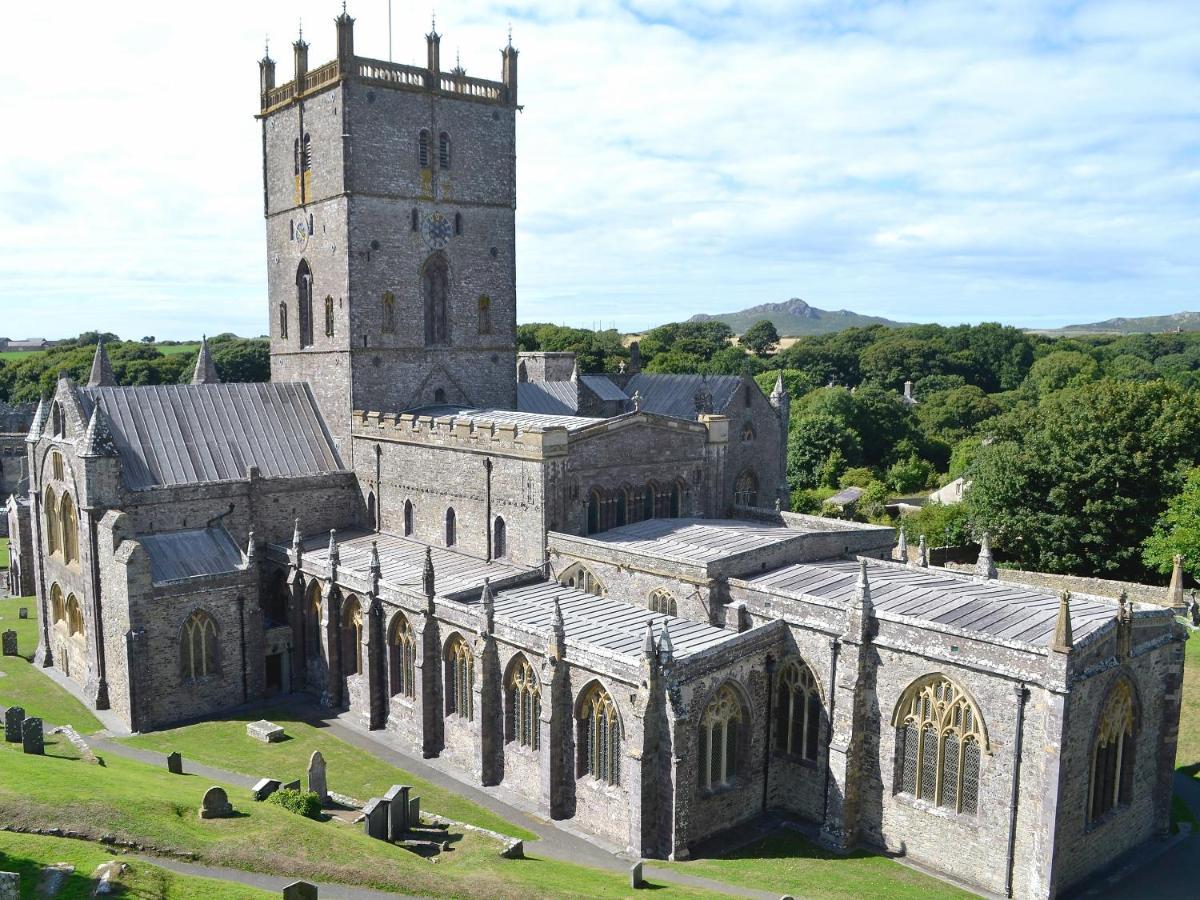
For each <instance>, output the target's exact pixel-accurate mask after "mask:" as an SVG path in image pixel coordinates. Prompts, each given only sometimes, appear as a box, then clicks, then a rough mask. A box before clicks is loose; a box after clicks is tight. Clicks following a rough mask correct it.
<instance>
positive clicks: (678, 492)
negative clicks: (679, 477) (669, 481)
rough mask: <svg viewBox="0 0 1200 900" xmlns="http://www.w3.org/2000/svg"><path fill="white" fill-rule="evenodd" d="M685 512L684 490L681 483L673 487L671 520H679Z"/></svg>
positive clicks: (676, 483)
mask: <svg viewBox="0 0 1200 900" xmlns="http://www.w3.org/2000/svg"><path fill="white" fill-rule="evenodd" d="M682 512H683V488H682V487H680V485H679V482H678V481H677V482H675V483H674V484H673V485H671V518H672V519H678V518H679V517H680V515H682Z"/></svg>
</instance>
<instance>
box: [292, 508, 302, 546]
mask: <svg viewBox="0 0 1200 900" xmlns="http://www.w3.org/2000/svg"><path fill="white" fill-rule="evenodd" d="M300 540H301V538H300V517H299V516H297V517H296V527H295V528H294V529H293V530H292V546H293V547H299V546H300Z"/></svg>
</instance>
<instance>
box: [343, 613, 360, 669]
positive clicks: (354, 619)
mask: <svg viewBox="0 0 1200 900" xmlns="http://www.w3.org/2000/svg"><path fill="white" fill-rule="evenodd" d="M362 630H363V621H362V605H361V604H360V603H359V602H358V598H357V597H355V596H354V595H353V594H351V595H350V596H349V597H347V598H346V600H345V602H344V603H342V673H343V674H345V675H360V674H361V673H362V670H363V665H362V662H363V660H362Z"/></svg>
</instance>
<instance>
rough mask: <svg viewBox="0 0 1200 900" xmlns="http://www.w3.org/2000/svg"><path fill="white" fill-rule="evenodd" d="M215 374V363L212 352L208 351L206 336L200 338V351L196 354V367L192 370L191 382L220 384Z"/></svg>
mask: <svg viewBox="0 0 1200 900" xmlns="http://www.w3.org/2000/svg"><path fill="white" fill-rule="evenodd" d="M220 383H221V379H220V378H219V377H218V376H217V364H216V363H214V362H213V359H212V354H211V353H209V352H208V337H207V336H205V337H202V338H201V339H200V352H199V353H197V354H196V369H195V371H194V372H192V384H220Z"/></svg>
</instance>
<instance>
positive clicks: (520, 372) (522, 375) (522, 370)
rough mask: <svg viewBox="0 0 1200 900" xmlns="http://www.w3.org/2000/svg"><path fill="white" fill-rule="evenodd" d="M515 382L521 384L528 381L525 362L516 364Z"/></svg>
mask: <svg viewBox="0 0 1200 900" xmlns="http://www.w3.org/2000/svg"><path fill="white" fill-rule="evenodd" d="M517 381H518V382H519V383H521V384H526V383H527V382H528V381H529V367H528V366H526V365H525V360H521V361H520V362H519V363H517Z"/></svg>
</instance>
